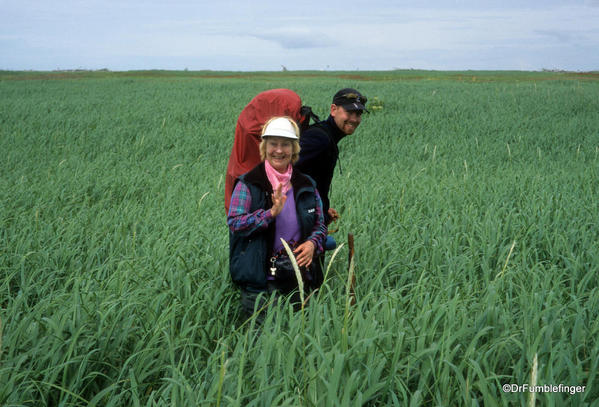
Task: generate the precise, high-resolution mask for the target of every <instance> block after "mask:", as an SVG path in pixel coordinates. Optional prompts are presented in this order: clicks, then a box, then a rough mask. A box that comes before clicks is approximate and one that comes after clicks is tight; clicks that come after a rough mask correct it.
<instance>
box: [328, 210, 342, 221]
mask: <svg viewBox="0 0 599 407" xmlns="http://www.w3.org/2000/svg"><path fill="white" fill-rule="evenodd" d="M327 213H328V214H329V217H330V218H331V219H330V220H329V224H331V223H333V222H335V221H336V220H337V219H339V213H338V212H337V211H336V210H335V209H333V208H329V210H328V212H327Z"/></svg>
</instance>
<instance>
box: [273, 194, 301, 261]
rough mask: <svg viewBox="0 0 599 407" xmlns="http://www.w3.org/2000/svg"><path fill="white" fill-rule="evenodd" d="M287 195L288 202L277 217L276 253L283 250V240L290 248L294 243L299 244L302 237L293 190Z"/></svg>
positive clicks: (274, 246) (274, 245)
mask: <svg viewBox="0 0 599 407" xmlns="http://www.w3.org/2000/svg"><path fill="white" fill-rule="evenodd" d="M286 195H287V200H286V201H285V205H283V210H282V211H281V213H279V216H277V222H276V223H275V241H274V244H273V250H274V252H275V253H276V252H278V251H279V250H281V249H282V248H283V243H281V238H283V239H285V241H286V242H287V244H289V246H293V244H294V243H297V242H299V240H300V237H301V234H300V225H299V222H298V221H297V215H296V213H295V197H294V196H293V188H289V191H287V194H286Z"/></svg>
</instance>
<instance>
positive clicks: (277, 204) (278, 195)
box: [270, 184, 287, 216]
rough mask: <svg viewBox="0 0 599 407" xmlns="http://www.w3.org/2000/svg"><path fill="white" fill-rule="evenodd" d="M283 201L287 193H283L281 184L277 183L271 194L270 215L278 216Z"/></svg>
mask: <svg viewBox="0 0 599 407" xmlns="http://www.w3.org/2000/svg"><path fill="white" fill-rule="evenodd" d="M285 201H287V195H283V185H282V184H279V186H278V187H277V189H276V191H275V192H273V194H272V208H270V213H271V215H272V216H278V215H279V213H281V211H282V210H283V206H285Z"/></svg>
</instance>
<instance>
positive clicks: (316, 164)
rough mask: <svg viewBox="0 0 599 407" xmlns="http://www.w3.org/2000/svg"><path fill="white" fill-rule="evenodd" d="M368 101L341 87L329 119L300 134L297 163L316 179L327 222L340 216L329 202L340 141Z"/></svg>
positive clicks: (356, 123) (354, 125)
mask: <svg viewBox="0 0 599 407" xmlns="http://www.w3.org/2000/svg"><path fill="white" fill-rule="evenodd" d="M366 101H367V99H366V97H364V96H363V95H362V94H361V93H360V92H358V91H357V90H355V89H352V88H345V89H341V90H340V91H339V92H337V93H336V94H335V96H333V103H332V104H331V113H330V116H329V117H328V119H326V120H323V121H321V122H318V123H316V124H315V125H313V126H311V127H309V128H308V129H307V130H306V131H305V132H303V133H302V135H301V137H300V146H301V150H300V157H299V161H298V162H297V163H296V164H295V167H296V168H298V169H299V170H300V171H301V172H303V173H304V174H308V175H309V176H311V177H312V178H313V179H314V181H316V187H317V189H318V192H319V194H320V197H321V198H322V205H323V211H324V216H325V222H326V223H327V225H328V224H330V223H331V222H333V221H335V220H337V219H338V218H339V214H338V213H337V211H336V210H335V209H333V208H331V206H330V202H329V190H330V188H331V181H332V180H333V173H334V171H335V166H336V164H337V160H338V159H339V149H338V147H337V144H338V143H339V141H340V140H341V139H342V138H343V137H345V136H348V135H350V134H353V133H354V132H355V131H356V129H357V128H358V126H359V125H360V122H361V121H362V113H363V112H364V111H366V112H368V110H366V107H365V105H366ZM333 242H334V241H333ZM333 242H331V243H333ZM328 245H329V243H328V242H327V246H328ZM333 248H334V243H333Z"/></svg>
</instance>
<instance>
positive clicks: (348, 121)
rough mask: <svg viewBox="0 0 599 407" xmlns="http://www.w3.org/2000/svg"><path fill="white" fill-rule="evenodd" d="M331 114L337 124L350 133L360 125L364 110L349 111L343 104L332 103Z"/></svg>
mask: <svg viewBox="0 0 599 407" xmlns="http://www.w3.org/2000/svg"><path fill="white" fill-rule="evenodd" d="M331 116H333V118H334V119H335V124H336V125H337V127H339V130H341V131H342V132H343V133H345V134H347V135H350V134H353V132H354V131H356V129H357V128H358V126H359V125H360V122H361V121H362V111H361V110H352V111H349V112H348V111H347V110H345V109H344V108H343V107H342V106H337V105H331Z"/></svg>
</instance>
